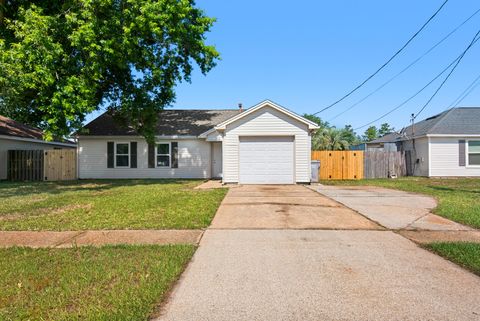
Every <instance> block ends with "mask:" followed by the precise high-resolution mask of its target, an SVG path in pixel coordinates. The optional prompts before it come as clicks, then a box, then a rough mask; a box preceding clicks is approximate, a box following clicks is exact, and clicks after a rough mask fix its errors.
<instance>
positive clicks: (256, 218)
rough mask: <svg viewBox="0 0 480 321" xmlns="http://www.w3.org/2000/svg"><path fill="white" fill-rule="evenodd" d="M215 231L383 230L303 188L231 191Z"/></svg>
mask: <svg viewBox="0 0 480 321" xmlns="http://www.w3.org/2000/svg"><path fill="white" fill-rule="evenodd" d="M210 228H212V229H381V227H380V226H379V225H377V224H375V223H374V222H372V221H371V220H369V219H367V218H365V217H363V216H362V215H359V214H358V213H357V212H355V211H353V210H351V209H349V208H347V207H345V206H343V205H341V204H340V203H338V202H336V201H334V200H332V199H330V198H328V197H325V196H323V195H321V194H319V193H317V192H315V191H312V190H310V189H308V188H306V187H305V186H301V185H243V186H239V187H235V188H231V189H230V190H229V191H228V194H227V196H226V197H225V199H224V200H223V202H222V204H221V205H220V207H219V209H218V211H217V214H216V215H215V218H214V219H213V222H212V224H211V226H210Z"/></svg>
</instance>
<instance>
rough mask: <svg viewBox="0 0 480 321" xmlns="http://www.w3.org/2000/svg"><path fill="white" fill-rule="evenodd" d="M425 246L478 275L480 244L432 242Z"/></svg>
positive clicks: (479, 273) (479, 272) (479, 268)
mask: <svg viewBox="0 0 480 321" xmlns="http://www.w3.org/2000/svg"><path fill="white" fill-rule="evenodd" d="M425 247H426V248H428V249H430V250H432V251H433V252H435V253H437V254H439V255H441V256H443V257H445V258H446V259H449V260H450V261H452V262H455V263H457V264H458V265H461V266H463V267H464V268H466V269H468V270H470V271H472V272H473V273H475V274H478V275H479V276H480V244H478V243H432V244H428V245H425Z"/></svg>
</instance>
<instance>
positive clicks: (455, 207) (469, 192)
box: [321, 177, 480, 228]
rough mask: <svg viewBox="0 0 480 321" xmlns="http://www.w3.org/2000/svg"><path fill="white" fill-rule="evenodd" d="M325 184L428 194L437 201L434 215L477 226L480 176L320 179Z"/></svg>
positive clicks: (479, 206) (478, 219) (479, 217)
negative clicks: (354, 179)
mask: <svg viewBox="0 0 480 321" xmlns="http://www.w3.org/2000/svg"><path fill="white" fill-rule="evenodd" d="M321 183H322V184H325V185H373V186H381V187H387V188H394V189H399V190H402V191H407V192H415V193H421V194H425V195H431V196H433V197H435V198H436V199H437V200H438V206H437V208H436V209H435V210H434V213H435V214H438V215H440V216H443V217H446V218H448V219H451V220H454V221H456V222H459V223H462V224H466V225H470V226H472V227H475V228H480V179H479V178H463V179H439V178H421V177H402V178H398V179H365V180H356V181H322V182H321Z"/></svg>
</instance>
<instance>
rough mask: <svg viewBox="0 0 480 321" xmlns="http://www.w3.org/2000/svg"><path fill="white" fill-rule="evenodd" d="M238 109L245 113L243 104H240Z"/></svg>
mask: <svg viewBox="0 0 480 321" xmlns="http://www.w3.org/2000/svg"><path fill="white" fill-rule="evenodd" d="M238 109H239V110H240V112H242V111H243V104H242V103H239V104H238Z"/></svg>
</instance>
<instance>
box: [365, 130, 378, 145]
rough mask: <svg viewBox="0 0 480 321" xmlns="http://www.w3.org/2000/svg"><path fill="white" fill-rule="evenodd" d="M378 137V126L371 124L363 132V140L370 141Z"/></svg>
mask: <svg viewBox="0 0 480 321" xmlns="http://www.w3.org/2000/svg"><path fill="white" fill-rule="evenodd" d="M377 138H378V129H377V127H376V126H370V127H368V128H367V130H365V133H364V134H363V140H364V141H365V142H370V141H372V140H374V139H377Z"/></svg>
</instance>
